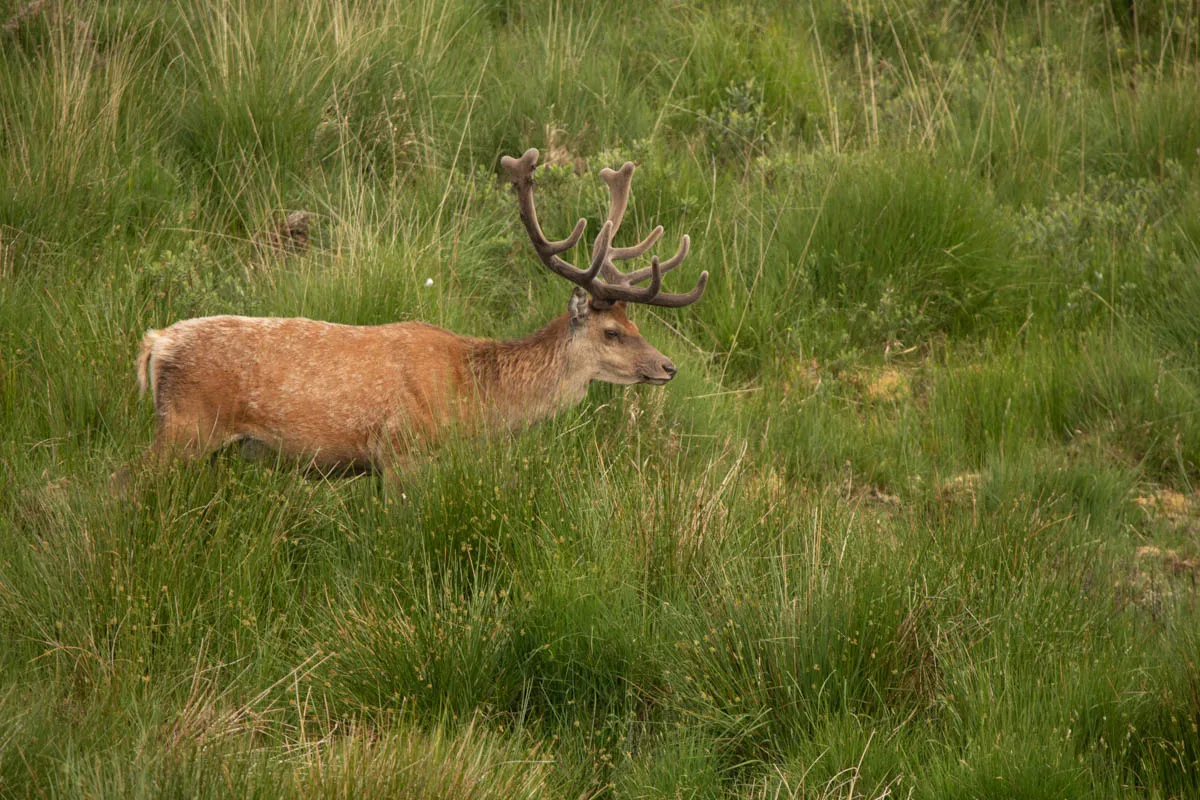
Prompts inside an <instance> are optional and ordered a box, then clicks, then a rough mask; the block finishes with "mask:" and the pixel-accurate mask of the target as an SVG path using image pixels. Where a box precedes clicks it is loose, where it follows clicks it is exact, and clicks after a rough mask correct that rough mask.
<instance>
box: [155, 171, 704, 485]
mask: <svg viewBox="0 0 1200 800" xmlns="http://www.w3.org/2000/svg"><path fill="white" fill-rule="evenodd" d="M537 159H538V151H537V150H535V149H530V150H527V151H525V154H524V155H522V156H521V157H520V158H510V157H508V156H505V157H504V158H503V159H502V160H501V163H502V164H503V166H504V168H505V170H507V172H508V175H509V177H510V179H511V180H512V183H513V185H514V187H515V188H516V193H517V199H518V201H519V204H520V214H521V221H522V222H523V223H524V224H525V230H526V231H527V232H528V233H529V238H530V239H531V240H532V241H533V246H534V249H535V250H536V251H537V254H538V257H539V258H540V259H541V260H542V263H543V264H545V265H546V266H547V267H549V268H550V269H551V270H552V271H553V272H554V273H555V274H557V275H561V276H562V277H564V278H566V279H567V280H568V281H570V282H571V283H573V284H575V286H576V288H575V290H574V292H573V293H572V295H571V299H570V301H569V302H568V304H567V312H566V313H565V314H563V315H561V316H559V317H557V318H556V319H554V320H552V321H551V322H550V323H549V324H547V325H546V326H545V327H543V328H542V329H541V330H538V331H536V332H535V333H532V334H530V335H529V336H526V337H525V338H523V339H517V340H515V341H493V340H489V339H478V338H474V337H469V336H460V335H458V334H454V333H450V332H449V331H445V330H441V329H440V328H435V327H433V326H432V325H427V324H425V323H421V322H398V323H393V324H389V325H374V326H369V327H362V326H353V325H338V324H334V323H332V322H317V321H314V320H310V319H300V318H291V319H278V318H251V317H237V316H219V317H200V318H197V319H189V320H184V321H182V322H177V323H175V324H174V325H172V326H170V327H169V328H166V329H164V330H159V331H155V330H151V331H148V332H147V333H146V336H145V338H144V339H143V340H142V348H141V353H140V355H139V356H138V361H137V375H138V385H139V387H140V388H141V390H142V391H143V392H144V391H145V390H146V388H147V387H148V388H149V389H150V392H151V394H152V396H153V399H154V409H155V413H156V420H157V428H156V432H155V437H154V443H153V445H152V446H151V447H150V449H149V450H148V451H147V459H148V460H150V461H152V462H157V463H162V462H164V461H166V460H169V459H170V458H172V457H183V458H198V457H201V456H203V455H205V454H208V453H211V452H213V451H215V450H216V449H218V448H220V447H223V446H225V445H227V444H229V443H232V442H236V441H239V440H254V441H256V442H259V443H262V444H265V445H266V446H267V447H269V448H271V449H273V450H276V451H278V452H279V453H281V454H282V455H283V456H285V457H287V458H296V459H299V460H300V461H301V462H302V463H306V464H308V465H310V466H312V467H315V468H317V469H319V470H334V469H367V470H384V471H386V470H390V469H391V468H392V467H393V466H395V463H394V459H396V458H401V459H403V457H404V455H405V453H406V452H409V451H410V449H411V448H413V447H421V446H426V445H429V444H431V443H432V442H433V441H434V440H436V439H437V437H438V435H439V434H440V433H442V432H443V431H444V430H445V429H446V428H447V427H448V426H450V425H452V424H456V423H457V424H466V425H467V426H472V425H476V424H480V423H482V424H485V425H486V424H493V423H498V424H500V425H504V426H519V425H523V424H526V423H530V422H533V421H536V420H538V419H542V418H546V417H550V416H552V415H553V414H555V413H556V412H558V411H559V410H560V409H562V408H564V407H566V406H569V405H571V404H573V403H578V402H579V401H581V400H582V399H583V397H584V395H585V393H586V392H587V387H588V384H589V383H591V382H592V381H607V382H609V383H617V384H634V383H651V384H656V385H658V384H664V383H666V382H667V381H669V380H671V378H672V377H674V375H675V366H674V365H673V364H672V363H671V361H670V360H669V359H667V358H666V357H665V356H664V355H663V354H662V353H660V352H658V350H656V349H655V348H654V347H653V345H651V344H650V343H649V342H647V341H646V340H645V339H644V338H642V336H641V334H640V333H638V329H637V327H636V326H635V325H634V324H633V323H632V322H631V321H630V320H629V318H628V317H627V316H626V315H625V308H626V304H627V303H645V304H648V305H655V306H665V307H668V308H678V307H681V306H686V305H690V304H691V303H694V302H696V301H697V300H699V299H700V296H701V295H702V294H703V293H704V286H705V283H706V282H707V280H708V273H707V272H702V273H701V274H700V280H699V282H698V283H697V284H696V287H695V288H694V289H692V291H690V292H687V293H686V294H665V293H663V292H661V291H660V288H661V285H662V276H663V273H665V272H667V271H669V270H671V269H674V268H675V267H677V266H679V264H680V263H681V262H682V261H683V259H684V258H685V257H686V256H687V253H688V247H689V240H688V237H687V236H684V237H683V240H682V243H681V244H680V247H679V251H678V252H677V253H676V254H675V255H674V256H673V257H671V258H670V259H668V260H667V261H663V262H661V263H660V262H659V260H658V258H657V257H653V258H651V259H650V266H649V267H645V268H642V269H638V270H635V271H633V272H629V273H622V272H620V271H619V270H618V269H617V268H616V267H615V266H614V265H613V262H614V261H624V260H628V259H632V258H636V257H638V256H640V255H642V254H643V253H644V252H645V251H646V250H648V249H649V248H650V247H651V246H652V245H653V244H654V243H655V242H656V241H658V238H659V236H661V235H662V230H663V229H662V227H661V226H658V227H656V228H655V229H654V230H653V231H652V232H651V233H650V235H649V236H647V237H646V239H645V240H643V241H642V242H640V243H639V244H636V245H633V246H632V247H614V246H613V245H612V240H613V237H614V236H615V235H616V233H617V230H618V229H619V228H620V227H621V219H622V217H623V216H624V214H625V207H626V205H627V204H628V202H629V191H630V180H631V179H632V177H633V164H630V163H626V164H625V165H624V166H622V167H621V169H619V170H616V171H613V170H610V169H605V170H602V171H601V173H600V176H601V177H602V178H603V179H604V181H605V182H606V183H607V184H608V188H609V191H610V193H611V196H612V202H611V206H610V208H609V212H608V219H607V221H606V222H605V223H604V225H603V227H602V228H601V229H600V233H599V235H598V236H597V237H596V240H595V243H594V244H593V246H592V261H591V265H590V266H589V267H588V268H587V269H577V268H576V267H574V266H572V265H571V264H569V263H567V262H566V261H564V260H563V259H562V258H561V257H560V254H561V253H563V252H565V251H567V250H570V249H571V248H573V247H574V246H575V245H576V243H578V241H579V239H580V237H581V236H582V235H583V231H584V227H585V226H586V222H585V221H584V220H582V219H581V220H579V222H578V223H577V224H576V225H575V229H574V230H573V231H572V232H571V235H570V236H568V237H567V238H565V239H563V240H561V241H558V242H551V241H548V240H547V239H546V237H545V235H544V234H543V233H542V229H541V227H540V226H539V225H538V220H537V213H536V212H535V210H534V203H533V172H534V170H535V169H536V167H537ZM647 279H649V281H650V283H649V285H647V286H644V287H641V286H637V285H636V284H639V283H642V282H644V281H646V280H647ZM589 296H590V297H589Z"/></svg>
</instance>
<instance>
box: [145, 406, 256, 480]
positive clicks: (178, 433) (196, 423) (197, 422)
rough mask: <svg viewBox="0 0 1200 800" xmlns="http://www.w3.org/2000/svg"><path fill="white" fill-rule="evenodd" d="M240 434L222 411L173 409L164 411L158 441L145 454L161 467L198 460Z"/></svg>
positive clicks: (157, 432)
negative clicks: (176, 462)
mask: <svg viewBox="0 0 1200 800" xmlns="http://www.w3.org/2000/svg"><path fill="white" fill-rule="evenodd" d="M238 438H239V434H238V432H237V431H236V430H235V429H234V427H233V426H232V425H231V424H229V422H227V421H225V420H222V419H221V418H220V416H219V415H218V414H210V413H189V414H181V413H177V412H173V411H168V412H166V413H163V414H160V415H159V417H158V423H157V426H156V428H155V431H154V443H153V444H151V445H150V448H149V449H148V450H147V451H146V453H145V455H144V456H143V458H144V460H145V461H146V462H147V463H149V464H151V465H153V466H157V467H162V466H165V465H167V464H169V463H171V462H172V461H176V460H181V461H197V460H199V459H201V458H204V457H205V456H208V455H211V454H212V453H215V452H216V451H217V450H220V449H221V448H222V447H224V446H226V445H227V444H229V443H231V442H233V441H235V440H237V439H238Z"/></svg>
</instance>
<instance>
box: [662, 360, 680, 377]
mask: <svg viewBox="0 0 1200 800" xmlns="http://www.w3.org/2000/svg"><path fill="white" fill-rule="evenodd" d="M662 368H663V372H665V373H667V375H668V376H669V377H672V378H674V377H675V373H676V372H678V370H676V369H675V365H674V364H672V363H671V362H670V361H664V362H663V365H662Z"/></svg>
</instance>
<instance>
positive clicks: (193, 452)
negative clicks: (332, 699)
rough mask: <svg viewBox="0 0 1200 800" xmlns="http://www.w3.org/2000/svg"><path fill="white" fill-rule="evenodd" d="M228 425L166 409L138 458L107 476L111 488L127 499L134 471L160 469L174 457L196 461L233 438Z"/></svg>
mask: <svg viewBox="0 0 1200 800" xmlns="http://www.w3.org/2000/svg"><path fill="white" fill-rule="evenodd" d="M237 438H238V437H237V436H236V435H235V434H234V433H233V431H232V429H231V428H230V426H228V425H225V424H222V423H221V421H220V420H219V418H217V417H215V416H206V417H196V416H187V417H185V416H183V415H180V414H176V413H172V412H167V413H164V414H160V415H159V416H158V420H157V423H156V425H155V430H154V441H153V443H152V444H151V445H150V446H149V447H148V448H146V450H145V451H143V453H142V456H141V459H140V461H136V462H134V463H130V464H126V465H125V466H123V467H121V468H120V469H118V470H117V471H116V472H114V473H112V474H111V475H110V476H109V486H110V489H111V491H112V492H113V493H114V494H115V495H116V496H117V497H120V498H128V497H129V495H130V492H131V490H132V486H133V483H134V476H135V474H136V473H137V472H146V471H151V472H160V471H162V470H163V469H164V468H165V467H166V466H168V465H169V464H170V463H171V462H173V461H176V460H183V461H196V460H198V459H200V458H203V457H204V456H206V455H209V454H211V453H214V452H216V451H217V450H219V449H220V448H221V447H224V446H225V445H226V444H228V443H230V442H231V441H233V440H235V439H237Z"/></svg>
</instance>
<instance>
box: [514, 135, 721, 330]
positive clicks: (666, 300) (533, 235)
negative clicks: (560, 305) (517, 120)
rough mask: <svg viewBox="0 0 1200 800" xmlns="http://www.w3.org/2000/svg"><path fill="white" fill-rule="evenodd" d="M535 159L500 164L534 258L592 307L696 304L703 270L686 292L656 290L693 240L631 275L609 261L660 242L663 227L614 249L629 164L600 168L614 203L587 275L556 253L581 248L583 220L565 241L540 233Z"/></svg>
mask: <svg viewBox="0 0 1200 800" xmlns="http://www.w3.org/2000/svg"><path fill="white" fill-rule="evenodd" d="M537 160H538V151H537V149H536V148H532V147H531V148H529V149H528V150H526V151H525V152H524V153H523V154H522V155H521V157H520V158H512V157H510V156H504V157H503V158H501V159H500V164H501V166H503V167H504V169H505V170H506V171H507V172H508V175H509V179H510V180H511V181H512V183H513V186H514V187H515V188H516V191H517V202H518V205H519V207H520V211H521V222H523V223H524V224H525V230H526V232H527V233H528V234H529V238H530V240H532V242H533V248H534V250H536V251H537V254H538V258H540V259H541V260H542V263H543V264H545V265H546V266H547V267H549V268H550V270H551V271H552V272H554V273H555V274H556V275H560V276H562V277H564V278H566V279H567V280H569V281H571V282H572V283H574V284H576V285H577V286H580V287H582V288H583V289H584V290H585V291H586V292H587V293H588V294H590V295H591V296H592V302H593V304H594V305H599V306H609V305H612V304H613V303H618V302H626V303H643V304H645V305H652V306H662V307H666V308H681V307H683V306H687V305H691V304H692V303H694V302H696V301H697V300H699V299H700V297H701V295H703V294H704V287H705V285H706V284H707V283H708V272H707V271H705V272H701V273H700V280H699V281H698V282H697V283H696V286H695V288H694V289H692V290H691V291H690V292H686V293H683V294H663V293H662V292H661V291H660V289H661V288H662V276H663V273H665V272H669V271H670V270H672V269H674V268H675V267H677V266H679V264H680V263H682V262H683V260H684V259H685V258H687V254H688V250H689V248H690V247H691V239H689V238H688V237H687V235H684V237H683V240H682V241H681V242H680V244H679V250H678V252H676V253H675V255H673V256H672V257H671V258H669V259H667V260H666V261H664V262H661V263H660V262H659V260H658V256H652V257H651V258H650V266H649V267H643V268H642V269H639V270H634V271H633V272H629V273H623V272H621V271H620V270H618V269H617V268H616V266H615V265H614V264H613V261H628V260H629V259H632V258H637V257H639V256H641V255H642V254H643V253H645V252H646V251H647V250H649V249H650V247H651V246H653V245H654V243H655V242H657V241H658V239H659V237H661V236H662V232H663V229H662V226H661V225H659V226H657V227H655V229H654V230H653V231H651V232H650V235H649V236H647V237H646V238H645V239H643V240H642V241H641V242H638V243H637V244H635V245H633V246H631V247H612V240H613V237H614V236H615V235H616V233H617V229H618V228H620V227H621V220H622V219H623V218H624V217H625V209H626V207H627V206H628V205H629V192H630V183H631V181H632V180H633V169H634V167H633V164H632V163H631V162H628V161H627V162H625V164H624V165H623V166H622V167H621V168H620V169H619V170H611V169H603V170H601V171H600V177H601V178H603V179H604V182H605V183H607V184H608V189H609V193H610V195H611V196H612V201H611V203H610V205H609V210H608V219H607V220H605V222H604V225H603V227H601V228H600V234H599V235H598V236H597V237H596V241H595V242H593V243H592V263H591V266H590V267H589V268H588V269H586V270H583V269H579V268H577V267H575V266H574V265H573V264H570V263H568V262H567V261H564V260H563V259H562V258H560V257H559V253H563V252H565V251H567V250H570V249H571V248H572V247H574V246H575V245H576V244H578V243H579V239H580V237H581V236H583V231H584V228H585V227H587V221H586V220H582V219H581V220H579V222H577V223H575V229H574V230H572V231H571V235H570V236H568V237H567V238H565V239H562V240H560V241H557V242H551V241H549V240H548V239H546V235H545V234H544V233H542V228H541V226H540V225H539V224H538V220H537V211H536V209H535V208H534V204H533V172H534V170H535V169H537ZM597 277H603V278H604V280H603V281H600V280H597ZM647 278H649V279H650V285H649V286H645V287H639V286H635V284H637V283H640V282H642V281H644V280H646V279H647Z"/></svg>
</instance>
